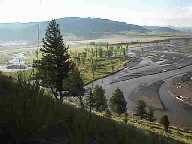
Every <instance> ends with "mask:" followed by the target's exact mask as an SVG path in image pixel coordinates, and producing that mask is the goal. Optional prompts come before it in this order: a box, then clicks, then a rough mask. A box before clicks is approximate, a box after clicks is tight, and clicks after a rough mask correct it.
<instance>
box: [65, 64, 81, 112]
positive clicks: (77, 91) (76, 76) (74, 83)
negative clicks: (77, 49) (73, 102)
mask: <svg viewBox="0 0 192 144" xmlns="http://www.w3.org/2000/svg"><path fill="white" fill-rule="evenodd" d="M64 89H65V90H67V91H68V92H69V95H70V96H74V97H78V98H79V101H80V105H81V107H82V108H84V103H83V98H82V96H83V95H84V92H85V89H84V82H83V80H82V79H81V75H80V72H79V69H78V67H77V66H76V65H75V64H73V65H72V70H71V71H70V72H69V76H68V78H67V79H65V80H64Z"/></svg>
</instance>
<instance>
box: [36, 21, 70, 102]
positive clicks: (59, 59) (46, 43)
mask: <svg viewBox="0 0 192 144" xmlns="http://www.w3.org/2000/svg"><path fill="white" fill-rule="evenodd" d="M42 42H43V46H42V48H41V49H40V52H41V54H42V58H41V59H40V60H36V61H34V64H33V66H34V68H36V75H37V77H38V78H39V79H40V80H41V83H42V85H43V86H44V87H47V88H50V89H51V90H52V93H53V94H54V96H55V97H56V98H57V99H58V97H57V95H58V93H59V96H60V100H62V97H63V96H62V91H63V90H64V89H63V81H64V79H65V78H66V77H67V76H68V73H69V71H70V70H71V60H70V55H69V54H68V46H66V44H64V42H63V37H62V35H61V32H60V29H59V25H58V24H57V23H56V20H52V21H50V22H49V24H48V28H47V31H46V33H45V38H43V40H42Z"/></svg>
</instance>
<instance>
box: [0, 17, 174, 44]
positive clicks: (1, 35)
mask: <svg viewBox="0 0 192 144" xmlns="http://www.w3.org/2000/svg"><path fill="white" fill-rule="evenodd" d="M57 22H58V23H59V25H60V29H61V32H62V34H63V35H64V36H68V37H71V38H74V37H75V38H85V39H91V38H98V37H100V36H103V35H106V34H116V33H121V32H137V33H146V32H151V31H156V32H176V30H174V29H171V28H168V27H142V26H138V25H133V24H127V23H125V22H118V21H112V20H108V19H100V18H79V17H68V18H61V19H57ZM47 24H48V23H47V22H46V21H45V22H30V23H4V24H0V40H6V41H10V40H30V41H37V35H38V25H39V26H40V38H42V37H43V35H44V33H45V30H46V27H47Z"/></svg>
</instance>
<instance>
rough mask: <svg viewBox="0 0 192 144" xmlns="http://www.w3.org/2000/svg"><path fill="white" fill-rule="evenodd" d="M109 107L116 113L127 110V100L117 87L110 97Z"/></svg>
mask: <svg viewBox="0 0 192 144" xmlns="http://www.w3.org/2000/svg"><path fill="white" fill-rule="evenodd" d="M110 108H111V110H112V111H113V112H115V113H117V114H119V115H120V114H122V113H125V112H126V111H127V102H126V100H125V98H124V95H123V92H122V91H121V90H120V89H119V88H117V89H116V90H115V91H114V93H113V95H112V97H111V98H110Z"/></svg>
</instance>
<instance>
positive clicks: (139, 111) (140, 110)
mask: <svg viewBox="0 0 192 144" xmlns="http://www.w3.org/2000/svg"><path fill="white" fill-rule="evenodd" d="M136 115H137V116H140V118H141V119H143V118H145V116H146V103H145V102H144V101H143V100H139V101H138V103H137V107H136Z"/></svg>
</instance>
